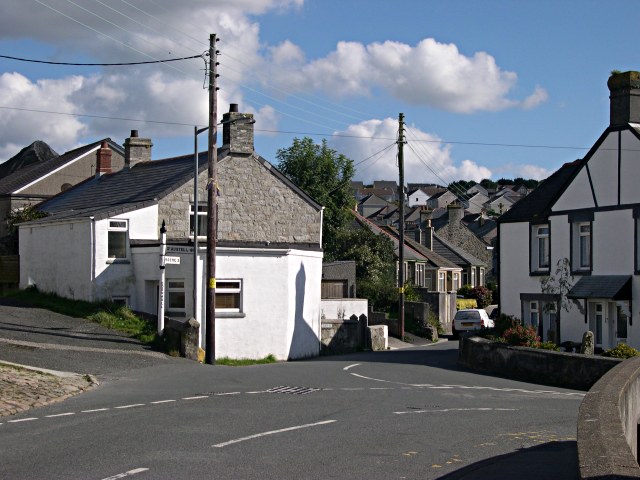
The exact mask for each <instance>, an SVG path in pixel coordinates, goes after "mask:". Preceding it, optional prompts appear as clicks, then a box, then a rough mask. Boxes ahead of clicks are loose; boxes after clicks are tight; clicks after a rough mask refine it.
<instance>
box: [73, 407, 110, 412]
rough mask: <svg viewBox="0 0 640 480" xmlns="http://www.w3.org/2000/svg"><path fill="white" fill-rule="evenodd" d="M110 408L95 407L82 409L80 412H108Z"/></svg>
mask: <svg viewBox="0 0 640 480" xmlns="http://www.w3.org/2000/svg"><path fill="white" fill-rule="evenodd" d="M107 410H109V409H108V408H94V409H93V410H82V411H81V412H80V413H94V412H106V411H107Z"/></svg>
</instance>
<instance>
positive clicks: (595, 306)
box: [589, 302, 604, 348]
mask: <svg viewBox="0 0 640 480" xmlns="http://www.w3.org/2000/svg"><path fill="white" fill-rule="evenodd" d="M603 324H604V304H603V303H602V302H589V330H591V331H592V332H593V337H594V343H595V346H596V347H600V348H602V326H603Z"/></svg>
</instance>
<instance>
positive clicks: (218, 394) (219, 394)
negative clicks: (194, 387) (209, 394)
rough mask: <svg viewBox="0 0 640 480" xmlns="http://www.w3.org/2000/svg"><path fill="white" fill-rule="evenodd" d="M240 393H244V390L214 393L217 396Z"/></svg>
mask: <svg viewBox="0 0 640 480" xmlns="http://www.w3.org/2000/svg"><path fill="white" fill-rule="evenodd" d="M240 393H242V392H227V393H214V395H216V396H222V395H240Z"/></svg>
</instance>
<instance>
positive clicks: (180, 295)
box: [167, 278, 187, 316]
mask: <svg viewBox="0 0 640 480" xmlns="http://www.w3.org/2000/svg"><path fill="white" fill-rule="evenodd" d="M186 308H187V305H186V294H185V286H184V280H182V279H178V278H170V279H168V280H167V310H168V313H169V314H172V315H177V316H184V315H185V314H186Z"/></svg>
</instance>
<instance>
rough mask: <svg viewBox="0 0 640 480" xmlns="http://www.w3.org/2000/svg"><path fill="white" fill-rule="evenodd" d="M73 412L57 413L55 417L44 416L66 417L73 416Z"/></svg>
mask: <svg viewBox="0 0 640 480" xmlns="http://www.w3.org/2000/svg"><path fill="white" fill-rule="evenodd" d="M75 414H76V413H75V412H67V413H57V414H55V415H45V417H47V418H56V417H68V416H69V415H75Z"/></svg>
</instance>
